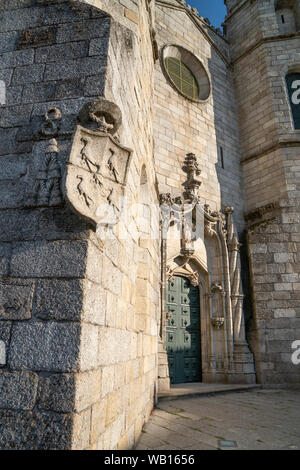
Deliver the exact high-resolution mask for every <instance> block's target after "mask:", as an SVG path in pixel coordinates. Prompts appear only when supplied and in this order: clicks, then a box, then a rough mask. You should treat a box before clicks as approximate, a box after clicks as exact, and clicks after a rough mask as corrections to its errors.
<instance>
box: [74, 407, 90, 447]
mask: <svg viewBox="0 0 300 470" xmlns="http://www.w3.org/2000/svg"><path fill="white" fill-rule="evenodd" d="M90 429H91V410H90V408H89V409H87V410H84V411H82V412H81V413H80V414H75V415H74V422H73V433H72V450H84V449H87V447H88V446H89V442H90Z"/></svg>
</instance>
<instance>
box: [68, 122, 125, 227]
mask: <svg viewBox="0 0 300 470" xmlns="http://www.w3.org/2000/svg"><path fill="white" fill-rule="evenodd" d="M131 153H132V152H131V150H130V149H128V148H126V147H124V146H123V145H121V144H120V143H119V142H118V141H117V139H115V138H114V137H113V136H112V135H111V134H110V133H108V132H107V131H101V130H90V129H86V128H84V127H82V126H80V125H78V126H77V129H76V131H75V134H74V138H73V144H72V149H71V153H70V157H69V161H68V162H67V166H66V173H65V182H64V189H65V196H66V199H67V201H68V202H69V203H70V204H71V205H72V207H73V209H75V211H76V212H78V213H79V214H80V215H81V216H83V217H85V218H86V219H88V220H89V221H90V222H92V223H93V224H94V225H97V224H100V223H105V222H106V218H107V211H108V212H109V209H111V211H112V212H113V213H114V216H115V218H116V219H118V216H119V215H120V211H121V206H122V196H123V195H124V189H125V186H126V181H127V175H128V169H129V164H130V159H131Z"/></svg>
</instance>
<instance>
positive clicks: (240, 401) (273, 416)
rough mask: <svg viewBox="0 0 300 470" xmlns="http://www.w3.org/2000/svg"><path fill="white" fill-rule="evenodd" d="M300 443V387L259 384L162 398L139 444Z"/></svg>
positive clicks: (170, 446) (246, 446) (181, 447)
mask: <svg viewBox="0 0 300 470" xmlns="http://www.w3.org/2000/svg"><path fill="white" fill-rule="evenodd" d="M221 440H223V441H224V440H226V441H235V442H236V444H237V447H236V449H244V450H246V449H248V450H255V449H263V450H272V449H273V450H275V449H286V450H288V449H291V450H294V449H300V391H294V390H293V391H291V390H257V391H250V392H242V393H237V392H233V393H226V394H222V395H221V394H220V395H214V396H206V397H196V398H195V397H193V398H184V399H178V400H164V401H161V402H159V403H158V406H157V408H156V409H155V410H154V411H153V413H152V415H151V417H150V420H149V421H148V423H147V424H146V425H145V426H144V429H143V432H142V435H141V438H140V440H139V442H138V444H137V446H136V449H137V450H177V449H178V450H217V449H226V447H223V446H222V445H220V442H219V441H221Z"/></svg>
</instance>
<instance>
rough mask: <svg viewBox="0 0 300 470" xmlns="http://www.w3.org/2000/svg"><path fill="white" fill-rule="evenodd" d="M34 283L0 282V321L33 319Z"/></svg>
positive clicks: (24, 281)
mask: <svg viewBox="0 0 300 470" xmlns="http://www.w3.org/2000/svg"><path fill="white" fill-rule="evenodd" d="M33 292H34V282H33V281H29V280H25V279H22V280H4V281H0V319H1V320H26V319H28V318H31V308H32V299H33Z"/></svg>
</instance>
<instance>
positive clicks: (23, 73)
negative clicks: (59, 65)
mask: <svg viewBox="0 0 300 470" xmlns="http://www.w3.org/2000/svg"><path fill="white" fill-rule="evenodd" d="M44 67H45V66H44V65H42V64H33V65H25V66H22V67H16V68H15V71H14V76H13V79H12V84H13V85H26V84H27V83H37V82H41V81H42V80H43V74H44Z"/></svg>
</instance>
